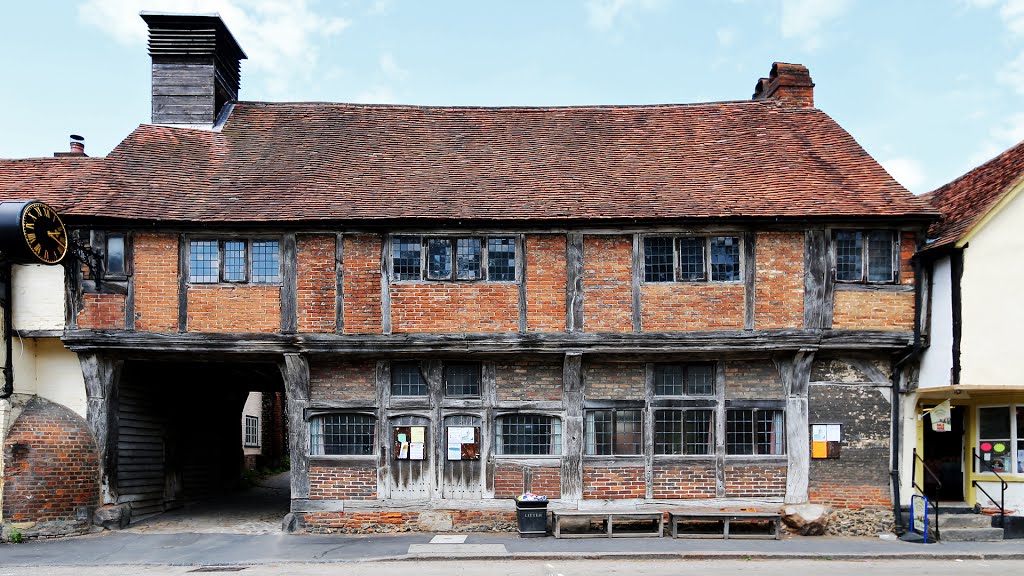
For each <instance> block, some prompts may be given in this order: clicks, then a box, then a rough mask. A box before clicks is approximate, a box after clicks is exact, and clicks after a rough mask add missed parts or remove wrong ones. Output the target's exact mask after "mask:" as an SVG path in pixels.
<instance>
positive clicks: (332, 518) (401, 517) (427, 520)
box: [303, 510, 516, 534]
mask: <svg viewBox="0 0 1024 576" xmlns="http://www.w3.org/2000/svg"><path fill="white" fill-rule="evenodd" d="M303 516H304V520H305V523H306V527H307V530H308V531H309V532H311V533H313V534H386V533H392V532H410V531H425V532H437V531H438V530H437V525H438V521H439V520H440V521H442V522H443V521H448V522H450V523H451V528H450V529H448V530H445V531H452V532H514V531H515V529H516V513H515V512H511V511H505V510H425V511H423V512H399V511H377V512H306V513H305V514H303Z"/></svg>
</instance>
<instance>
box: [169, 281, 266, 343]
mask: <svg viewBox="0 0 1024 576" xmlns="http://www.w3.org/2000/svg"><path fill="white" fill-rule="evenodd" d="M188 330H189V332H234V333H246V332H280V331H281V287H280V286H257V285H249V286H219V285H218V286H207V285H201V284H193V285H191V286H189V288H188Z"/></svg>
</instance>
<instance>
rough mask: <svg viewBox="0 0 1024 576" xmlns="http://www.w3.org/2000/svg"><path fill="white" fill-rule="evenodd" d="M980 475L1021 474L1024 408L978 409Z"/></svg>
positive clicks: (996, 407) (1016, 406)
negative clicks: (992, 473)
mask: <svg viewBox="0 0 1024 576" xmlns="http://www.w3.org/2000/svg"><path fill="white" fill-rule="evenodd" d="M977 452H978V456H979V457H980V458H981V461H982V463H983V465H982V466H981V469H980V470H979V471H980V472H998V473H1000V474H1002V473H1007V472H1009V473H1017V474H1024V405H1009V406H982V407H980V408H978V444H977Z"/></svg>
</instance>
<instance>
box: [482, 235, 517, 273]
mask: <svg viewBox="0 0 1024 576" xmlns="http://www.w3.org/2000/svg"><path fill="white" fill-rule="evenodd" d="M487 279H488V280H491V281H492V282H512V281H514V280H515V279H516V241H515V238H488V239H487Z"/></svg>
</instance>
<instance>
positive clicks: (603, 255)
mask: <svg viewBox="0 0 1024 576" xmlns="http://www.w3.org/2000/svg"><path fill="white" fill-rule="evenodd" d="M563 258H564V256H563ZM632 278H633V238H632V237H630V236H585V237H584V238H583V329H584V330H586V331H587V332H630V331H632V330H633V320H632V310H633V296H632V290H633V288H632V287H633V280H632Z"/></svg>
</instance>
